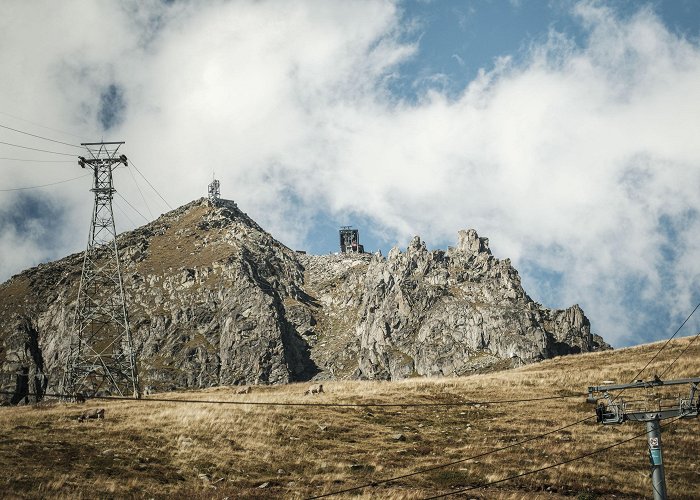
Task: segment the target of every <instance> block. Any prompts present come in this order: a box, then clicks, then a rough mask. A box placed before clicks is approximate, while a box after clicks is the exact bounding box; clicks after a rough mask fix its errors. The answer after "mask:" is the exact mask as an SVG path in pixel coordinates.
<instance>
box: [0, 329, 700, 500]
mask: <svg viewBox="0 0 700 500" xmlns="http://www.w3.org/2000/svg"><path fill="white" fill-rule="evenodd" d="M689 342H690V339H689V338H686V339H679V340H675V341H673V342H672V343H671V344H669V346H668V347H667V348H666V349H665V350H664V351H663V352H662V354H661V355H660V356H659V358H658V360H657V361H656V362H654V363H653V364H652V365H651V367H650V369H648V370H647V371H646V372H645V373H644V375H643V378H644V379H645V380H647V379H651V378H653V376H654V374H657V373H658V374H660V373H662V372H663V371H664V370H665V369H666V367H667V366H668V365H669V363H670V361H671V360H672V359H674V358H675V357H676V355H677V354H678V353H679V352H680V351H681V350H682V349H684V348H685V347H686V346H688V343H689ZM660 347H661V344H660V343H657V344H649V345H644V346H640V347H635V348H630V349H620V350H616V351H608V352H600V353H591V354H582V355H577V356H568V357H561V358H556V359H553V360H548V361H544V362H542V363H539V364H535V365H529V366H526V367H523V368H519V369H516V370H509V371H503V372H498V373H491V374H485V375H473V376H468V377H462V378H443V379H410V380H405V381H401V382H360V381H357V382H355V381H353V382H347V381H344V382H328V383H324V389H325V390H326V392H325V393H324V394H321V395H314V396H305V395H304V390H305V389H306V388H307V385H308V384H291V385H287V386H264V387H263V386H260V387H254V388H253V392H252V393H251V394H245V395H235V394H234V389H233V388H229V387H220V388H215V389H209V390H202V391H191V392H179V393H164V394H158V395H153V396H150V398H151V400H150V401H149V398H146V399H145V400H142V401H133V400H132V401H97V400H93V401H89V402H87V403H84V404H77V403H58V402H53V403H51V402H45V403H42V404H40V405H37V406H24V407H13V408H9V407H5V408H0V436H1V437H0V467H1V470H2V471H4V474H2V476H1V477H0V496H1V497H4V498H125V497H126V498H128V497H135V498H165V497H168V498H226V497H229V498H308V497H311V496H314V495H320V494H324V493H329V492H332V491H337V490H342V489H345V488H350V487H353V486H357V485H362V484H367V483H371V482H378V481H382V480H384V479H388V478H391V477H394V476H399V475H402V474H407V473H410V472H413V471H418V470H420V469H422V468H426V467H431V466H435V465H439V464H443V463H446V462H451V461H457V460H464V459H467V458H469V457H470V456H474V455H477V454H480V453H483V452H488V451H491V450H494V449H496V448H499V447H503V446H505V445H508V444H512V443H515V442H518V441H521V440H523V439H525V438H528V437H531V436H536V435H538V434H541V433H544V432H547V431H551V430H552V429H556V428H557V427H561V426H564V425H565V424H567V423H571V422H575V421H577V420H580V419H582V418H585V417H587V416H589V415H593V414H594V408H593V406H592V405H590V404H587V403H586V402H585V396H584V393H585V391H586V388H587V387H588V386H589V385H596V384H600V383H601V382H602V381H603V380H614V381H616V382H619V383H626V382H629V381H631V380H632V378H633V377H634V376H635V375H636V374H637V372H638V371H639V369H641V367H642V366H644V364H645V363H646V362H647V361H648V360H649V359H650V358H651V357H652V356H653V354H654V353H655V352H657V351H658V349H659V348H660ZM699 359H700V342H697V343H696V344H693V345H692V346H691V347H690V348H689V349H688V351H687V352H686V353H685V354H684V355H683V356H682V357H681V358H680V360H679V361H678V362H677V363H676V364H675V365H674V366H673V368H672V369H671V370H670V371H669V373H668V374H667V376H666V377H665V378H666V379H672V378H681V377H691V376H699V375H700V364H699V363H698V360H699ZM676 389H678V388H676ZM685 391H686V389H685V387H683V392H685ZM567 394H581V396H580V397H578V398H571V399H559V400H550V401H540V402H529V403H507V404H499V403H490V404H486V405H479V406H478V407H477V406H473V405H471V406H470V405H465V406H457V407H445V406H443V407H430V406H423V407H411V406H404V407H373V408H370V407H323V406H302V407H295V406H262V405H261V406H258V405H251V404H245V405H228V404H215V403H184V402H181V403H172V402H158V401H153V400H152V398H172V399H199V400H216V401H246V402H289V403H297V402H301V403H310V402H313V403H392V404H393V403H403V404H409V403H440V402H443V403H447V402H460V401H466V400H472V401H499V400H508V399H522V398H531V397H544V396H550V395H567ZM625 396H628V394H625ZM629 396H632V394H629ZM642 396H643V395H642ZM96 407H101V408H105V409H106V418H105V419H104V420H88V421H86V422H82V423H81V422H78V421H77V418H76V417H77V416H78V415H79V414H80V413H82V412H83V411H84V410H86V409H90V408H96ZM641 432H644V425H643V424H634V423H625V424H623V425H616V426H603V425H601V424H597V423H596V422H595V419H592V420H588V421H586V422H584V423H581V424H578V425H575V426H572V427H570V428H568V429H565V430H561V431H559V432H555V433H553V434H551V435H549V436H547V437H544V438H542V439H537V440H534V441H531V442H529V443H526V444H523V445H517V446H514V447H512V448H509V449H507V450H504V451H501V452H497V453H493V454H490V455H486V456H483V457H481V458H476V459H472V460H464V461H462V462H461V463H459V464H456V465H453V466H451V467H446V468H442V469H437V470H433V471H430V472H426V473H421V474H416V475H414V476H411V477H408V478H404V479H400V480H398V481H394V482H388V483H382V484H378V485H375V486H370V487H367V488H364V489H361V490H357V491H354V492H351V493H346V494H341V495H337V496H334V497H331V498H393V499H400V498H401V499H403V498H405V499H413V498H425V497H429V496H431V495H436V494H441V493H450V492H455V491H457V490H459V489H463V488H467V487H471V486H477V487H476V489H473V490H471V491H469V492H465V493H459V494H455V495H454V498H479V499H487V498H488V499H535V498H543V499H544V498H546V499H559V498H576V499H579V500H584V499H594V498H600V499H604V498H605V499H607V498H616V499H626V498H649V497H651V486H650V479H649V477H648V473H649V465H648V456H647V448H646V440H645V438H644V437H643V436H642V437H639V438H637V439H634V440H633V441H631V442H629V443H626V444H624V445H621V446H619V447H616V448H613V449H611V450H609V451H607V452H604V453H600V454H597V455H594V456H591V457H589V458H586V459H583V460H579V461H575V462H572V463H570V464H567V465H563V466H560V467H557V468H553V469H549V470H547V471H544V472H540V473H536V474H532V475H527V476H523V477H521V478H519V479H515V480H512V481H508V482H504V483H499V484H496V485H493V486H480V485H483V484H484V483H486V482H489V481H495V480H498V479H502V478H505V477H508V476H511V475H515V474H520V473H524V472H527V471H530V470H534V469H538V468H540V467H544V466H547V465H549V464H554V463H556V462H559V461H563V460H567V459H570V458H572V457H575V456H577V455H580V454H584V453H587V452H590V451H593V450H595V449H597V448H600V447H604V446H607V445H610V444H613V443H614V442H616V441H620V440H623V439H626V438H630V437H632V436H634V435H635V434H639V433H641ZM399 433H400V434H403V435H404V437H405V440H396V439H394V437H395V435H396V434H399ZM663 444H664V462H665V465H666V478H667V483H668V492H669V497H670V498H674V499H697V498H700V453H699V452H700V421H698V419H687V420H681V421H678V422H675V423H673V424H672V425H670V426H668V427H667V428H664V430H663Z"/></svg>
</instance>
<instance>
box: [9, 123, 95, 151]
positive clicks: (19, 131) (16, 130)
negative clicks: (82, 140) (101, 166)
mask: <svg viewBox="0 0 700 500" xmlns="http://www.w3.org/2000/svg"><path fill="white" fill-rule="evenodd" d="M0 128H4V129H7V130H12V131H13V132H17V133H20V134H24V135H30V136H32V137H36V138H37V139H43V140H45V141H50V142H55V143H57V144H64V145H66V146H71V147H74V148H80V149H83V147H82V146H78V145H77V144H70V143H69V142H63V141H57V140H56V139H49V138H48V137H43V136H41V135H36V134H30V133H29V132H25V131H23V130H18V129H16V128H12V127H8V126H6V125H0Z"/></svg>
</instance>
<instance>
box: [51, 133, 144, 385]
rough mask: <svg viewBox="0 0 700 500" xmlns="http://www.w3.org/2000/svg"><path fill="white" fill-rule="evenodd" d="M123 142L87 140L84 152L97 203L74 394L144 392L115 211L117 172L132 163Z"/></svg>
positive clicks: (78, 320) (68, 374) (81, 293)
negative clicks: (122, 269)
mask: <svg viewBox="0 0 700 500" xmlns="http://www.w3.org/2000/svg"><path fill="white" fill-rule="evenodd" d="M122 144H124V143H123V142H97V143H83V144H81V146H85V148H86V149H87V152H88V155H89V157H88V158H84V157H82V156H81V157H79V161H78V164H79V165H80V166H81V167H82V168H90V169H91V170H92V171H93V187H92V189H91V190H90V191H92V192H93V193H95V204H94V207H93V211H92V222H91V224H90V233H89V236H88V244H87V249H86V250H85V256H84V260H83V271H82V274H81V276H80V288H79V289H78V304H77V309H76V314H75V323H74V332H73V338H72V339H71V344H70V351H69V354H68V359H67V361H66V371H65V374H64V379H63V388H62V389H63V393H64V394H67V395H69V397H77V395H78V394H85V395H87V396H92V395H95V394H97V393H98V392H104V393H107V394H116V395H119V396H125V395H129V394H133V396H134V397H135V398H138V397H140V389H139V380H138V375H137V371H136V359H135V355H134V349H133V343H132V339H131V331H130V330H129V319H128V316H127V310H126V300H125V296H124V284H123V280H122V273H121V266H120V263H119V249H118V247H117V233H116V229H115V226H114V213H113V211H112V197H113V196H114V193H115V192H116V190H115V189H114V185H113V182H112V172H113V171H114V169H115V168H117V166H118V165H119V164H124V165H125V166H126V165H127V159H126V156H125V155H123V154H122V155H120V156H117V152H118V151H119V147H120V146H121V145H122Z"/></svg>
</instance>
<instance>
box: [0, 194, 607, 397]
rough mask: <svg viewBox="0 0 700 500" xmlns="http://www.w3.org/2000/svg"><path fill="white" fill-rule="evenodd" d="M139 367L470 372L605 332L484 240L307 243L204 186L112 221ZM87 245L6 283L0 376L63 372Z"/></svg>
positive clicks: (316, 375) (593, 344) (269, 373)
mask: <svg viewBox="0 0 700 500" xmlns="http://www.w3.org/2000/svg"><path fill="white" fill-rule="evenodd" d="M118 243H119V247H120V256H121V262H122V269H123V274H124V284H125V288H126V294H127V301H128V303H129V316H130V324H131V328H132V334H133V339H134V343H135V348H136V350H137V359H138V364H139V371H140V376H141V380H142V385H143V386H144V389H147V390H148V391H150V392H153V391H163V390H170V389H176V388H187V387H198V388H199V387H208V386H214V385H229V384H248V385H251V384H276V383H286V382H290V381H295V380H310V379H312V378H313V379H318V380H323V379H329V378H359V377H362V378H382V379H398V378H403V377H408V376H415V375H425V376H430V375H461V374H464V373H470V372H473V371H477V370H483V369H487V368H494V367H496V368H505V367H509V366H514V365H517V364H520V363H528V362H532V361H536V360H538V359H544V358H547V357H551V356H554V355H562V354H572V353H576V352H585V351H590V350H593V349H600V348H608V347H609V346H607V344H605V343H604V342H603V341H602V339H601V338H600V337H598V336H597V335H592V334H591V332H590V324H589V322H588V319H587V318H586V317H585V315H584V314H583V311H582V310H581V309H580V308H579V307H578V306H573V307H571V308H569V309H566V310H562V311H560V310H550V309H547V308H544V307H542V306H541V305H540V304H537V303H535V302H533V301H532V300H531V299H530V298H529V297H528V296H527V295H526V294H525V292H524V291H523V289H522V287H521V285H520V279H519V276H518V273H517V271H516V270H515V269H513V267H512V266H511V265H510V262H509V261H508V260H507V259H506V260H502V261H499V260H498V259H495V258H494V257H493V256H492V255H491V252H490V250H489V248H488V240H487V239H486V238H480V237H479V236H478V235H477V234H476V232H475V231H473V230H469V231H461V232H460V233H459V240H458V244H457V246H456V247H455V248H450V249H449V250H448V251H447V252H444V251H440V250H438V251H432V252H431V251H428V250H427V249H426V247H425V244H424V243H422V242H421V241H420V239H419V238H415V239H414V240H413V241H412V242H411V244H410V245H409V247H408V248H407V250H406V251H405V252H400V251H399V250H398V249H393V250H392V251H391V252H390V253H389V256H388V258H386V259H385V258H383V257H381V256H380V255H374V256H372V255H369V254H344V255H324V256H311V255H302V254H298V253H295V252H293V251H291V250H290V249H288V248H287V247H285V246H284V245H282V244H280V243H279V242H277V241H276V240H274V239H273V238H272V237H271V236H270V235H269V234H268V233H266V232H265V231H263V230H262V229H261V228H260V227H259V226H258V225H257V224H256V223H255V222H254V221H253V220H252V219H250V218H249V217H248V216H247V215H246V214H244V213H243V212H241V211H240V210H239V209H238V207H237V206H236V204H235V203H233V202H232V201H227V200H221V201H220V203H219V204H218V205H217V206H212V205H211V204H210V203H209V202H208V201H207V200H204V199H202V200H198V201H195V202H192V203H190V204H188V205H185V206H183V207H181V208H179V209H177V210H174V211H172V212H169V213H167V214H165V215H163V216H162V217H160V218H159V219H158V220H156V221H154V222H152V223H150V224H148V225H146V226H143V227H141V228H139V229H136V230H134V231H131V232H128V233H124V234H122V235H120V236H119V241H118ZM81 265H82V254H75V255H71V256H68V257H66V258H64V259H62V260H60V261H56V262H52V263H49V264H43V265H40V266H38V267H35V268H32V269H29V270H27V271H25V272H23V273H21V274H19V275H16V276H14V277H13V278H11V279H10V280H8V281H7V282H6V283H4V284H2V285H0V387H1V388H2V390H4V391H7V390H9V391H11V392H14V396H12V397H9V398H5V399H6V400H7V399H11V400H12V402H13V403H16V402H18V401H20V400H25V399H27V398H25V397H24V396H25V395H26V394H30V393H40V394H41V393H43V392H45V391H49V392H51V391H55V390H58V388H59V383H60V379H61V376H62V372H63V369H64V365H65V359H66V354H67V349H68V345H69V341H70V335H71V334H72V325H73V317H74V314H75V306H76V304H75V299H76V296H77V290H78V285H79V281H80V271H81Z"/></svg>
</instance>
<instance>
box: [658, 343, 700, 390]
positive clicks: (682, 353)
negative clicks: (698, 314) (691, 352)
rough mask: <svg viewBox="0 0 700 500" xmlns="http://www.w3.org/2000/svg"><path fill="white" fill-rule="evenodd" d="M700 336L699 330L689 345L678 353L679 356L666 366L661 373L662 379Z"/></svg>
mask: <svg viewBox="0 0 700 500" xmlns="http://www.w3.org/2000/svg"><path fill="white" fill-rule="evenodd" d="M698 337H700V332H698V333H697V334H696V335H695V336H694V337H693V338H692V339H690V342H688V345H687V346H685V349H683V350H682V351H681V352H680V353H679V354H678V356H676V357H675V359H674V360H673V361H671V364H670V365H668V366H667V367H666V369H665V370H664V372H663V373H662V374H661V376H659V378H661V379H663V378H664V376H665V375H666V374H667V373H668V372H669V370H670V369H671V368H672V367H673V365H674V364H675V363H676V361H678V359H679V358H680V357H681V356H683V355H684V354H685V353H686V351H687V350H688V349H690V347H691V346H692V345H693V343H694V342H695V341H696V340H698Z"/></svg>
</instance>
